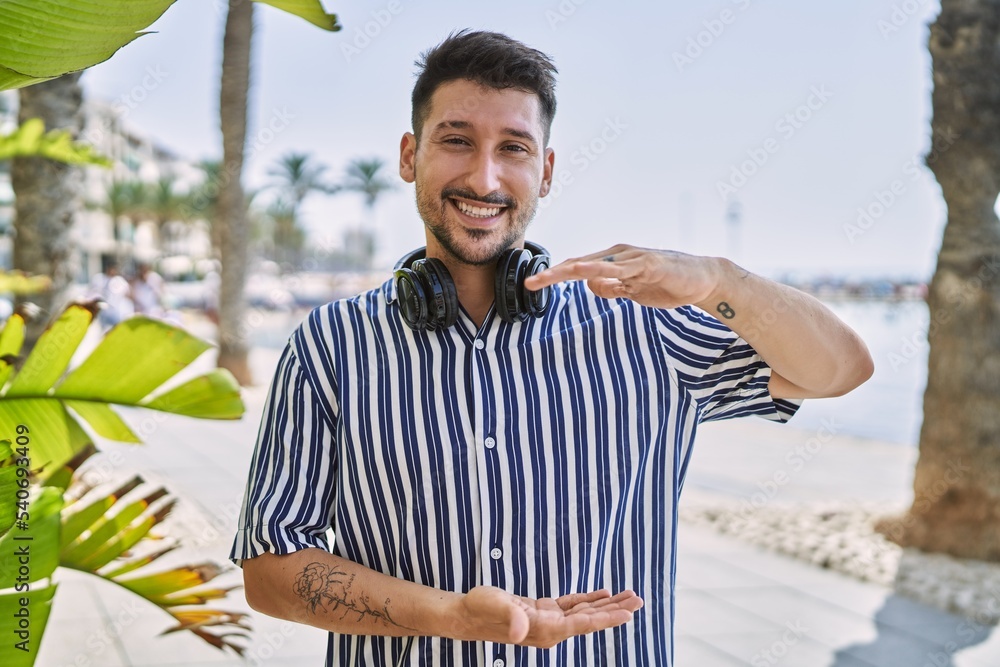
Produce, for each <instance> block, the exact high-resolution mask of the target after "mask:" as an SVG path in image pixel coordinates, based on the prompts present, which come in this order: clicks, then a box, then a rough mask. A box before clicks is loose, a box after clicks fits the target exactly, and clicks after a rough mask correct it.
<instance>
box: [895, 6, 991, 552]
mask: <svg viewBox="0 0 1000 667" xmlns="http://www.w3.org/2000/svg"><path fill="white" fill-rule="evenodd" d="M941 4H942V8H941V14H940V15H939V16H938V18H937V20H936V22H935V23H934V24H933V25H932V26H931V34H930V52H931V56H932V60H933V76H934V93H933V98H932V101H933V108H934V117H933V120H932V123H931V129H932V136H933V139H934V148H933V149H932V151H931V153H930V154H929V155H928V157H927V160H926V161H927V165H928V166H929V167H930V168H931V170H932V171H933V172H934V175H935V177H936V178H937V180H938V183H940V185H941V191H942V194H943V196H944V200H945V202H946V204H947V206H948V222H947V226H946V227H945V231H944V238H943V240H942V243H941V250H940V253H939V255H938V264H937V269H936V271H935V273H934V277H933V279H932V281H931V285H930V289H929V291H928V296H927V304H928V308H929V312H930V326H929V331H928V341H929V343H930V358H929V361H928V370H927V389H926V391H925V392H924V422H923V426H922V428H921V431H920V457H919V460H918V461H917V468H916V475H915V478H914V483H913V491H914V501H913V505H912V507H911V508H910V510H909V513H908V514H907V515H905V516H904V517H902V518H900V519H896V520H892V521H886V522H883V523H882V525H881V526H880V530H882V531H883V532H884V533H885V534H886V535H887V536H888V537H890V538H891V539H893V540H894V541H896V542H898V543H899V544H902V545H904V546H913V547H917V548H920V549H924V550H926V551H936V552H945V553H949V554H952V555H955V556H960V557H965V558H977V559H981V560H1000V221H998V220H997V216H996V214H995V213H994V210H993V207H994V204H995V202H996V200H997V194H998V193H1000V84H998V83H997V82H998V79H997V72H1000V0H943V2H942V3H941Z"/></svg>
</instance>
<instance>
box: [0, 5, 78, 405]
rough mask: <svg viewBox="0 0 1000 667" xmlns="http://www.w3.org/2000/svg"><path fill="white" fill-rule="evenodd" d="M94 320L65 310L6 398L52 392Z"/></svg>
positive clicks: (73, 306)
mask: <svg viewBox="0 0 1000 667" xmlns="http://www.w3.org/2000/svg"><path fill="white" fill-rule="evenodd" d="M0 4H2V3H0ZM93 320H94V312H93V311H92V310H91V309H90V308H87V307H85V306H82V305H78V304H74V305H72V306H70V307H69V308H67V309H66V310H65V311H63V314H62V315H61V316H60V317H59V319H58V320H56V321H55V322H54V323H53V324H52V325H51V326H50V327H49V328H48V329H46V330H45V333H43V334H42V335H41V337H40V338H39V339H38V342H37V343H36V344H35V348H34V349H33V350H32V351H31V354H30V355H28V360H27V361H25V362H24V366H23V367H22V368H21V370H20V371H19V372H18V374H17V375H16V376H15V377H14V380H13V382H11V383H10V387H8V389H7V391H6V393H5V394H4V395H5V397H7V398H16V397H18V396H39V395H44V394H45V393H46V392H48V390H49V389H51V388H52V385H53V384H54V383H55V381H56V380H58V379H59V378H60V377H61V376H62V374H63V373H65V372H66V368H67V366H69V361H70V359H72V358H73V353H74V352H76V348H78V347H79V346H80V341H82V340H83V337H84V336H85V335H86V334H87V329H88V328H89V327H90V323H91V322H92V321H93Z"/></svg>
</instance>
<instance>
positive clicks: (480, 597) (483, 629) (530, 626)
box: [463, 586, 642, 648]
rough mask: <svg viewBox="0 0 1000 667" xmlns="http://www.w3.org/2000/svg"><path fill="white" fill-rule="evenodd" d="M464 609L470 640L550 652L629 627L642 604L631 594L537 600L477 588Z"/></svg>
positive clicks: (626, 592)
mask: <svg viewBox="0 0 1000 667" xmlns="http://www.w3.org/2000/svg"><path fill="white" fill-rule="evenodd" d="M463 606H464V612H465V614H464V618H465V619H466V623H467V628H466V630H467V632H468V633H469V636H470V638H475V639H477V640H480V641H495V642H499V643H504V644H520V645H523V646H535V647H538V648H550V647H552V646H555V645H556V644H558V643H559V642H561V641H564V640H566V639H568V638H569V637H574V636H576V635H582V634H586V633H590V632H597V631H599V630H606V629H607V628H613V627H616V626H619V625H622V624H623V623H627V622H628V621H630V620H631V619H632V614H633V612H635V611H637V610H638V609H640V608H641V607H642V600H641V599H640V598H639V596H637V595H636V594H635V593H634V592H632V591H622V592H621V593H618V594H617V595H614V596H612V595H611V593H610V592H609V591H607V590H599V591H593V592H591V593H572V594H569V595H563V596H562V597H558V598H539V599H537V600H535V599H532V598H527V597H520V596H516V595H511V594H510V593H507V592H506V591H503V590H501V589H499V588H495V587H493V586H478V587H476V588H473V589H472V590H471V591H469V592H468V594H467V595H466V596H465V598H464V600H463Z"/></svg>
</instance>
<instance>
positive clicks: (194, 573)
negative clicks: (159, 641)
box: [0, 479, 248, 656]
mask: <svg viewBox="0 0 1000 667" xmlns="http://www.w3.org/2000/svg"><path fill="white" fill-rule="evenodd" d="M137 483H139V481H138V480H137V479H133V480H131V481H129V482H127V483H126V484H124V485H123V486H121V487H119V488H118V489H115V490H114V491H113V492H111V493H108V494H103V495H98V496H97V497H96V498H94V497H91V496H85V497H84V498H83V499H81V500H80V501H79V502H78V504H79V505H81V506H80V507H75V506H74V507H70V508H68V509H66V510H64V512H63V519H62V530H63V534H64V538H63V540H62V543H63V548H62V556H61V561H60V564H61V565H62V566H63V567H68V568H71V569H75V570H79V571H82V572H88V573H90V574H93V575H96V576H98V577H101V578H102V579H106V580H107V581H110V582H112V583H115V584H117V585H119V586H121V587H123V588H125V589H127V590H129V591H131V592H132V593H134V594H136V595H138V596H139V597H141V598H143V599H145V600H146V601H148V602H150V603H152V604H155V605H157V606H158V607H160V608H161V609H162V610H163V611H164V612H166V613H168V614H170V615H171V616H173V617H174V619H175V620H176V621H177V625H176V626H174V627H172V628H170V629H169V630H167V632H175V631H179V630H189V631H191V632H192V633H194V634H195V635H197V636H198V637H200V638H202V639H203V640H205V641H206V642H208V643H209V644H211V645H212V646H215V647H216V648H219V649H226V648H228V649H231V650H233V651H234V652H236V653H238V654H240V655H242V653H243V648H242V647H241V646H240V645H239V644H237V643H235V642H233V641H232V638H234V637H246V635H245V634H244V633H243V631H244V630H247V629H248V626H247V624H246V622H245V615H243V614H237V613H232V612H227V611H222V610H218V609H208V608H205V607H204V606H203V605H204V604H205V603H206V602H208V601H211V600H219V599H222V598H224V597H226V595H227V593H228V592H229V591H230V590H232V587H230V588H207V587H205V584H206V583H208V582H209V581H211V580H212V579H214V578H215V577H216V576H218V575H219V574H220V573H221V572H222V567H221V566H219V565H216V564H214V563H201V564H199V565H187V566H181V567H175V568H173V569H169V570H166V571H161V572H147V571H146V569H145V566H146V565H148V564H149V563H151V562H153V561H155V560H156V559H158V558H160V557H161V556H163V555H164V554H165V553H167V552H169V551H170V550H172V549H173V548H174V546H173V545H168V546H167V547H161V548H159V549H152V548H150V542H151V540H150V539H148V538H149V532H150V530H151V529H152V528H153V527H154V526H156V525H158V524H159V523H160V522H161V521H163V520H164V519H165V518H166V516H167V515H168V513H169V512H170V509H171V508H172V507H173V505H174V503H175V499H173V498H167V497H165V496H166V492H165V491H163V490H162V489H157V490H155V491H152V492H145V493H144V495H143V496H141V497H139V498H138V499H136V498H135V495H134V494H132V493H131V492H132V491H133V490H136V489H137ZM140 491H141V490H139V491H136V492H137V493H138V492H140ZM92 493H97V492H96V490H95V491H93V492H92ZM192 607H194V608H193V609H192ZM196 619H197V620H196ZM209 627H217V628H219V630H220V632H211V631H209V630H208V629H207V628H209ZM234 630H235V632H234ZM0 656H2V649H0Z"/></svg>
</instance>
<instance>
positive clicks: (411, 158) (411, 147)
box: [399, 132, 417, 183]
mask: <svg viewBox="0 0 1000 667" xmlns="http://www.w3.org/2000/svg"><path fill="white" fill-rule="evenodd" d="M416 159H417V138H416V137H415V136H413V133H412V132H407V133H406V134H404V135H403V138H402V140H400V142H399V175H400V177H402V179H403V180H404V181H406V182H407V183H412V182H413V181H415V180H416V165H415V161H416Z"/></svg>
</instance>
